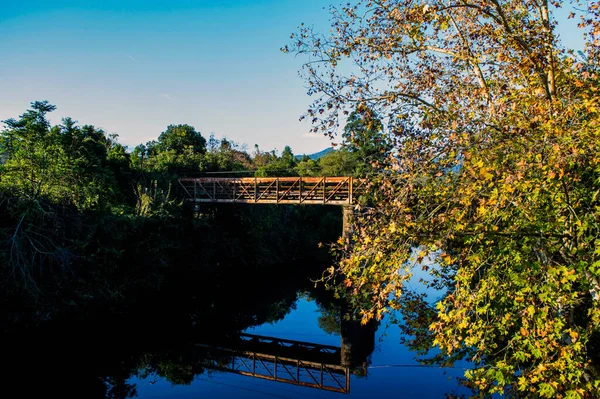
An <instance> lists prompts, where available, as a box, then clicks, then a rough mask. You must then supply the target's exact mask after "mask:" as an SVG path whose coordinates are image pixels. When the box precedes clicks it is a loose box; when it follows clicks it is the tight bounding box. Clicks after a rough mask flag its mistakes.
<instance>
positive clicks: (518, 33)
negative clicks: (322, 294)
mask: <svg viewBox="0 0 600 399" xmlns="http://www.w3.org/2000/svg"><path fill="white" fill-rule="evenodd" d="M552 4H554V3H552ZM556 5H560V3H557V4H556ZM548 7H549V5H548V4H547V3H543V2H542V3H539V2H533V1H528V0H514V1H507V2H497V1H487V0H483V1H476V2H474V3H472V2H471V3H470V2H464V1H450V2H441V1H436V0H427V1H418V2H404V1H397V0H381V1H357V2H356V3H355V4H349V5H347V6H345V7H342V8H341V9H333V14H332V27H333V34H332V36H331V37H330V38H329V40H326V39H325V38H323V37H321V36H319V46H315V41H314V40H316V36H314V35H313V32H311V31H310V30H302V31H301V34H300V35H299V36H298V37H299V38H300V39H299V41H298V42H297V43H296V50H297V52H299V53H306V54H309V53H310V57H311V59H310V61H309V62H308V63H307V67H306V69H305V73H306V78H307V80H308V81H309V87H310V89H309V94H311V95H316V96H317V99H316V100H315V103H314V104H313V106H312V107H311V109H310V110H309V111H308V116H309V117H311V119H312V121H313V124H314V125H315V130H316V131H323V132H326V133H329V134H336V131H337V126H338V123H339V117H340V116H341V115H343V112H344V111H346V112H348V110H351V109H353V108H354V107H355V105H356V104H365V105H366V106H368V107H369V109H371V110H373V111H374V112H376V113H377V115H379V116H380V117H381V118H382V122H383V123H384V125H385V126H386V132H387V134H388V137H389V139H390V142H391V143H393V144H394V146H393V149H392V150H391V151H390V152H389V153H388V156H387V157H382V158H381V159H380V161H381V162H382V164H383V172H382V173H381V174H380V175H379V176H378V177H376V178H374V179H373V180H372V181H371V186H372V189H373V190H372V203H369V204H367V205H368V206H367V207H364V208H361V209H360V210H359V211H360V212H358V213H357V220H356V223H355V228H354V234H353V235H352V236H351V237H348V239H347V241H346V242H344V243H343V244H342V245H341V246H340V248H339V250H340V252H341V253H342V254H343V255H344V258H343V259H342V260H341V263H340V265H339V267H338V269H337V270H336V271H335V273H337V274H340V275H343V276H344V281H345V284H344V287H343V289H342V290H341V291H340V292H341V293H346V294H347V296H348V297H349V299H350V300H351V301H353V303H354V304H355V305H356V306H357V307H358V308H359V309H360V315H361V316H362V317H363V318H364V319H367V318H371V317H381V314H382V312H383V311H385V309H387V308H386V306H387V305H390V304H391V306H392V307H393V308H394V309H400V310H401V311H402V312H403V313H404V314H405V315H409V316H412V317H414V318H415V320H412V321H407V322H406V324H405V325H404V328H405V331H408V332H410V333H411V334H413V335H414V336H415V339H414V341H413V343H415V346H417V347H418V348H419V349H420V350H422V349H423V348H424V347H425V346H427V345H432V344H433V345H435V346H437V347H438V348H440V349H441V350H442V354H443V355H445V356H446V359H447V362H451V361H452V360H454V359H459V358H464V359H468V360H470V361H472V362H474V364H475V368H474V369H473V370H471V371H470V372H469V373H467V377H468V379H469V381H470V384H471V386H472V387H474V388H475V389H476V390H477V391H479V392H480V393H481V395H485V394H490V393H503V394H507V395H513V396H532V397H570V398H575V397H581V398H586V397H597V396H599V395H600V386H599V385H600V384H598V380H600V373H599V370H598V367H599V362H598V360H597V359H598V357H597V355H594V353H593V348H597V347H598V346H597V345H598V344H597V343H596V341H597V340H598V335H599V334H600V331H598V329H599V327H598V326H599V325H600V285H599V280H600V274H599V267H598V264H599V253H598V250H597V249H596V248H597V244H598V243H599V242H600V219H599V216H598V215H599V214H598V211H599V210H600V203H599V199H598V193H599V192H600V156H599V155H598V154H600V115H599V112H598V110H599V108H600V107H599V106H598V104H599V97H600V96H598V87H600V85H599V78H598V72H599V71H598V65H599V64H600V63H599V62H598V60H599V59H600V57H599V53H600V43H599V42H598V38H597V30H598V29H597V28H598V26H600V25H599V23H598V21H600V18H599V16H598V7H597V5H596V4H595V3H592V4H590V5H589V7H588V13H587V14H586V16H585V17H584V18H583V19H582V26H584V27H586V28H587V29H588V32H589V33H588V41H587V47H586V52H585V54H584V55H582V56H581V58H575V57H573V56H572V52H569V51H567V50H565V49H564V48H563V47H562V46H561V44H560V43H559V41H558V40H557V37H556V35H555V34H554V29H555V25H556V21H554V20H553V18H552V12H553V10H552V9H551V8H548ZM317 47H318V48H317ZM330 54H335V60H333V59H332V58H328V57H327V55H330ZM314 110H324V111H323V112H318V113H317V112H315V111H314ZM413 267H417V268H422V269H424V270H428V271H429V272H430V274H431V279H430V280H427V281H428V283H427V284H429V285H431V286H432V287H435V288H439V289H443V290H445V292H446V295H445V296H444V297H443V298H442V299H441V300H440V301H438V302H437V304H436V306H435V308H429V307H427V306H423V305H422V302H419V301H418V300H416V299H415V297H414V296H411V295H408V296H407V297H406V296H403V295H404V294H405V291H406V288H407V287H406V285H405V282H406V281H407V280H408V279H409V278H411V276H412V270H413ZM419 303H421V305H419ZM426 309H427V310H428V311H426ZM417 310H418V311H417ZM432 313H434V314H435V316H433V315H432ZM423 314H427V317H424V316H423V317H420V316H419V315H423ZM419 321H420V322H419ZM594 356H596V357H594ZM438 359H439V357H438ZM594 359H595V360H594Z"/></svg>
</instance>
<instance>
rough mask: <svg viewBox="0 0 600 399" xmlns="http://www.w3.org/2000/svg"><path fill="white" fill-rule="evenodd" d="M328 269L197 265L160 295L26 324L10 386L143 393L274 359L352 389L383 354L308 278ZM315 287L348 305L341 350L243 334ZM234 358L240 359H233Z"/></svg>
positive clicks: (7, 378) (9, 342)
mask: <svg viewBox="0 0 600 399" xmlns="http://www.w3.org/2000/svg"><path fill="white" fill-rule="evenodd" d="M322 269H323V265H317V266H315V267H314V268H313V269H312V270H311V269H310V268H309V267H307V266H306V265H295V266H294V265H285V266H281V267H279V268H277V270H273V269H261V268H260V267H257V268H255V269H253V270H251V269H249V268H243V269H240V268H236V267H235V266H234V265H220V267H219V268H216V269H213V270H211V272H210V273H208V272H206V271H202V270H197V269H196V270H191V271H190V272H186V273H183V274H179V275H172V276H168V278H167V279H166V282H165V284H164V288H163V289H162V290H161V291H160V292H157V293H156V294H155V295H154V296H152V297H149V298H146V299H145V300H144V301H137V302H136V303H137V305H127V306H125V307H124V308H120V309H102V308H100V309H93V308H90V309H86V311H85V312H81V309H74V311H73V314H69V313H66V314H63V315H61V317H59V318H55V319H54V320H52V321H50V322H46V323H41V324H40V325H35V326H32V325H23V326H18V328H14V329H13V330H14V331H13V332H12V333H9V334H5V339H4V340H3V342H2V344H1V345H2V347H1V349H2V355H3V356H2V361H3V363H4V366H5V367H4V369H5V370H8V371H7V372H6V373H5V374H4V378H3V382H4V386H5V388H9V389H12V388H15V389H18V390H19V391H20V392H21V395H28V394H33V393H40V392H43V393H44V394H45V395H46V396H47V395H51V394H52V393H54V392H56V393H60V395H61V396H62V397H66V396H71V395H78V396H85V397H87V398H95V397H97V398H104V397H108V398H127V397H133V396H136V395H137V393H138V387H137V385H136V382H135V381H133V382H132V379H136V378H137V379H141V380H144V379H146V380H148V379H150V380H149V381H150V382H152V380H151V379H153V378H154V379H164V380H166V381H168V382H170V383H172V384H190V383H191V382H192V381H194V379H195V378H196V377H197V376H200V375H202V374H205V373H206V371H207V370H210V369H215V368H216V369H220V370H228V371H236V372H239V371H240V370H241V368H240V367H241V365H243V364H246V365H249V363H248V361H249V360H252V362H253V365H252V367H251V369H250V371H249V373H250V374H254V375H255V376H257V377H258V376H259V374H260V373H259V370H258V369H257V367H256V362H258V363H259V364H261V367H262V365H264V366H265V367H267V368H268V367H269V366H267V361H268V360H269V359H270V363H271V365H270V369H268V370H270V373H271V374H272V375H271V377H273V379H275V380H277V381H282V380H284V379H287V380H288V381H286V382H290V383H293V384H296V385H304V386H307V387H315V388H322V389H330V390H338V391H340V392H348V389H349V380H348V375H349V373H350V372H351V371H352V370H353V369H354V368H356V367H357V366H361V367H362V366H364V365H365V364H367V357H368V355H369V354H370V352H371V351H372V350H373V347H374V342H373V339H374V330H373V332H371V333H370V334H367V335H364V334H362V333H359V332H358V331H359V330H360V328H358V327H356V326H354V325H353V323H352V322H350V321H343V317H340V316H339V315H340V314H341V312H342V310H341V308H340V305H339V303H336V302H335V301H332V300H331V298H327V294H326V293H322V292H318V291H315V289H314V287H313V283H311V282H310V280H309V278H308V277H311V274H313V276H314V274H317V273H320V271H321V270H322ZM273 273H277V283H276V284H274V283H273V281H274V280H273ZM309 291H312V292H313V296H315V297H318V298H319V299H318V300H319V303H320V306H321V308H322V309H329V310H330V314H329V315H330V316H331V312H332V311H331V309H335V308H338V309H339V310H338V311H337V315H336V316H333V318H334V319H337V320H341V321H340V324H339V325H338V326H331V328H332V329H333V330H336V329H337V330H339V331H341V332H342V334H341V339H340V344H339V346H332V345H320V344H318V343H311V342H304V341H300V340H298V341H294V340H289V339H281V338H277V337H264V336H263V337H261V336H257V335H254V336H252V335H247V334H243V333H242V332H243V331H244V330H246V329H248V328H251V327H255V326H260V325H263V324H265V323H272V322H275V321H278V320H281V319H282V318H283V317H284V316H285V315H287V314H288V313H289V312H291V311H292V310H293V309H294V307H295V304H296V302H297V301H298V298H299V295H308V294H307V293H308V292H309ZM333 313H335V312H333ZM365 348H366V349H367V350H365ZM368 348H370V351H369V350H368ZM232 357H235V358H236V359H237V363H236V362H234V363H233V364H232V363H231V358H232ZM242 359H243V360H242ZM244 362H245V363H244ZM294 362H295V367H296V369H295V370H292V369H291V366H292V364H293V363H294ZM230 364H232V365H231V366H230ZM263 368H264V367H263ZM285 368H287V369H288V370H290V373H288V374H289V375H288V376H287V377H285V376H284V374H282V373H283V372H284V369H285ZM246 371H248V369H247V370H246ZM275 373H277V377H275ZM294 373H295V374H294ZM361 373H364V371H361ZM262 374H265V373H262ZM266 375H269V374H268V373H267V374H266ZM134 377H135V378H134ZM263 377H264V376H263ZM331 377H333V380H332V379H331ZM336 378H337V380H336ZM336 381H339V383H336ZM331 382H332V383H331Z"/></svg>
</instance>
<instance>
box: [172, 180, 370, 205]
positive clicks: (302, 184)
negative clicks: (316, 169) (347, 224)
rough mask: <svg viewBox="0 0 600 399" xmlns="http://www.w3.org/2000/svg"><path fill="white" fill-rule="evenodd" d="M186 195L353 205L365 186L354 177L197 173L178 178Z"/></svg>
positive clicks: (189, 197)
mask: <svg viewBox="0 0 600 399" xmlns="http://www.w3.org/2000/svg"><path fill="white" fill-rule="evenodd" d="M179 184H180V185H181V187H182V188H183V191H184V194H185V196H186V199H187V200H189V201H194V202H225V203H251V204H312V205H352V204H354V201H355V200H356V198H358V196H360V195H361V194H362V193H364V191H365V189H366V180H365V179H356V178H353V177H246V178H230V177H221V178H213V177H199V178H181V179H179Z"/></svg>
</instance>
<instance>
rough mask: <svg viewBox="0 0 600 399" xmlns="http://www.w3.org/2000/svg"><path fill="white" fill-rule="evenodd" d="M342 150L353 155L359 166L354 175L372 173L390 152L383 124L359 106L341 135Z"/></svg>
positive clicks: (365, 107) (370, 112) (375, 116)
mask: <svg viewBox="0 0 600 399" xmlns="http://www.w3.org/2000/svg"><path fill="white" fill-rule="evenodd" d="M342 137H343V139H344V142H343V143H342V145H343V148H345V149H347V150H348V151H349V152H352V153H354V155H355V158H356V159H357V160H358V162H359V164H358V165H357V169H356V171H355V174H357V175H366V174H367V173H369V172H371V171H373V165H374V164H376V163H377V162H378V160H379V159H385V157H386V155H387V154H388V153H389V151H390V150H391V146H390V143H389V142H388V138H387V136H386V135H385V134H384V133H383V124H382V123H381V120H379V118H378V117H377V115H376V114H375V113H374V112H373V111H372V110H371V109H370V108H369V107H367V106H365V105H360V104H359V106H358V107H357V108H356V109H355V110H354V111H352V112H351V113H350V115H349V116H348V120H347V121H346V125H345V126H344V131H343V133H342Z"/></svg>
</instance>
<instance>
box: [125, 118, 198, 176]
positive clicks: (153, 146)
mask: <svg viewBox="0 0 600 399" xmlns="http://www.w3.org/2000/svg"><path fill="white" fill-rule="evenodd" d="M145 147H146V155H147V157H148V163H149V165H148V167H149V168H150V169H153V170H156V171H161V172H174V171H175V170H177V171H179V172H197V171H198V170H199V165H200V162H201V161H202V156H203V155H204V154H205V153H206V139H205V138H204V137H202V135H201V134H200V133H199V132H197V131H196V130H195V129H194V127H193V126H190V125H169V126H167V130H165V131H164V132H162V133H161V134H160V136H158V140H157V141H151V142H148V143H146V146H145ZM140 150H141V148H140ZM136 154H137V156H138V157H139V156H140V153H139V152H138V153H136ZM136 162H137V161H136Z"/></svg>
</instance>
